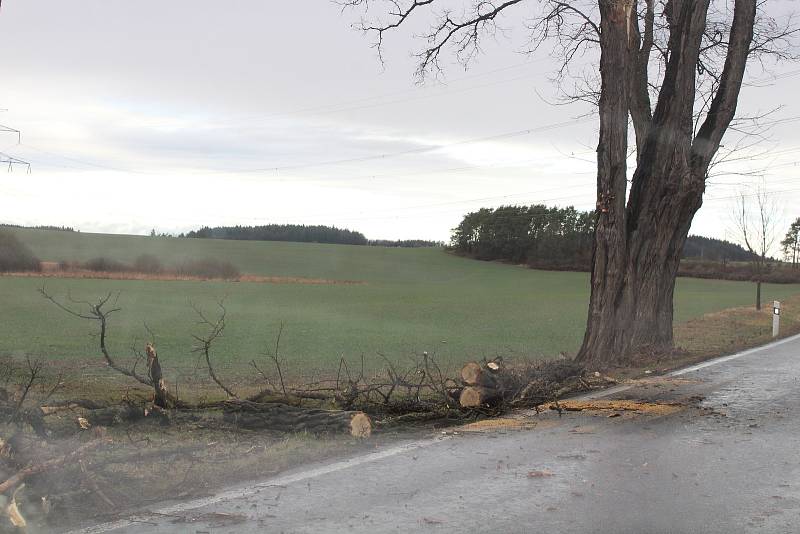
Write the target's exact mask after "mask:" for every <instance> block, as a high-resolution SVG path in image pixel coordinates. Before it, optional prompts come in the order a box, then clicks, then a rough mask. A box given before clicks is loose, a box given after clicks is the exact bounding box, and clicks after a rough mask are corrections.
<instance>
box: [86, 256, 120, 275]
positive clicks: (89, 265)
mask: <svg viewBox="0 0 800 534" xmlns="http://www.w3.org/2000/svg"><path fill="white" fill-rule="evenodd" d="M83 268H84V269H86V270H88V271H95V272H104V273H121V272H125V271H130V270H131V268H130V267H129V266H128V265H125V264H124V263H122V262H121V261H117V260H112V259H111V258H106V257H103V256H100V257H97V258H92V259H91V260H89V261H87V262H86V263H84V264H83Z"/></svg>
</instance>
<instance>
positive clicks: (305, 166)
mask: <svg viewBox="0 0 800 534" xmlns="http://www.w3.org/2000/svg"><path fill="white" fill-rule="evenodd" d="M587 122H593V119H588V118H579V119H572V120H569V121H564V122H557V123H553V124H547V125H544V126H537V127H534V128H528V129H525V130H515V131H512V132H505V133H501V134H497V135H491V136H487V137H476V138H472V139H465V140H463V141H456V142H453V143H446V144H441V145H432V146H427V147H420V148H412V149H409V150H400V151H398V152H388V153H385V154H377V155H373V156H362V157H358V158H345V159H338V160H328V161H320V162H317V163H301V164H297V165H283V166H272V167H259V168H254V169H234V170H225V171H208V172H207V173H204V174H219V173H225V174H236V173H243V174H249V173H259V172H275V173H278V172H285V171H292V170H298V169H309V168H317V167H328V166H334V165H344V164H347V163H362V162H365V161H375V160H381V159H390V158H396V157H401V156H409V155H413V154H425V153H428V152H435V151H437V150H443V149H445V148H452V147H455V146H462V145H468V144H472V143H484V142H487V141H498V140H500V139H511V138H514V137H521V136H524V135H531V134H534V133H541V132H546V131H550V130H555V129H557V128H564V127H566V126H573V125H577V124H584V123H587Z"/></svg>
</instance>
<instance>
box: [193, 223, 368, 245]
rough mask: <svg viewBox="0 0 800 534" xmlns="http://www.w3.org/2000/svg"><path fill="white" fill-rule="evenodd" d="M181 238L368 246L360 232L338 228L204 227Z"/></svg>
mask: <svg viewBox="0 0 800 534" xmlns="http://www.w3.org/2000/svg"><path fill="white" fill-rule="evenodd" d="M181 237H194V238H200V239H236V240H242V241H295V242H299V243H331V244H339V245H366V244H368V242H367V238H366V237H364V234H362V233H361V232H354V231H352V230H345V229H342V228H336V227H335V226H306V225H301V224H267V225H263V226H238V225H237V226H216V227H213V228H211V227H208V226H204V227H203V228H200V229H199V230H192V231H190V232H187V233H186V234H181Z"/></svg>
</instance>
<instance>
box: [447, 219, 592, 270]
mask: <svg viewBox="0 0 800 534" xmlns="http://www.w3.org/2000/svg"><path fill="white" fill-rule="evenodd" d="M593 231H594V213H593V212H590V211H578V210H576V209H575V208H574V207H572V206H570V207H566V208H557V207H548V206H545V205H544V204H535V205H533V206H500V207H499V208H494V209H492V208H483V209H480V210H478V211H475V212H472V213H468V214H467V215H466V216H464V219H463V220H462V221H461V224H459V225H458V226H457V227H456V228H455V229H454V230H453V235H452V239H451V243H450V244H451V247H452V249H453V250H454V251H455V252H456V253H457V254H462V255H465V256H469V257H472V258H476V259H480V260H505V261H510V262H514V263H525V264H527V265H529V266H531V267H537V268H544V269H570V270H586V269H588V268H589V265H590V262H591V259H592V234H593Z"/></svg>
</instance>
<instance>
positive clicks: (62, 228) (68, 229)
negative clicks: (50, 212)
mask: <svg viewBox="0 0 800 534" xmlns="http://www.w3.org/2000/svg"><path fill="white" fill-rule="evenodd" d="M0 228H28V229H31V230H57V231H59V232H74V231H75V229H74V228H72V227H71V226H47V225H44V226H23V225H21V224H7V223H0Z"/></svg>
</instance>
